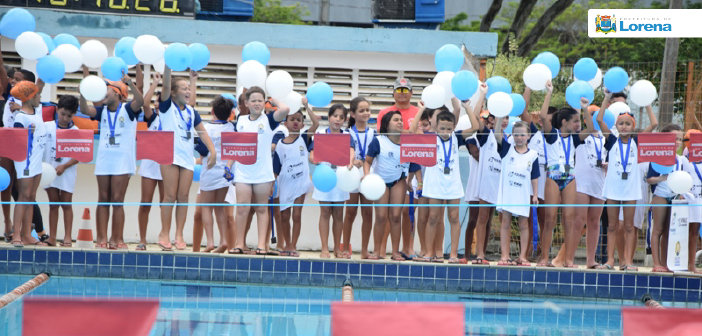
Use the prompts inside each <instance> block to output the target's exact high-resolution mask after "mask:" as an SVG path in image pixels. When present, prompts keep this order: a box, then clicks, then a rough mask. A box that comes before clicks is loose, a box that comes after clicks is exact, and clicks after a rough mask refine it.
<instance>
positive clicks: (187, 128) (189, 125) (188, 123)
mask: <svg viewBox="0 0 702 336" xmlns="http://www.w3.org/2000/svg"><path fill="white" fill-rule="evenodd" d="M174 105H175V107H176V109H178V115H180V120H183V122H184V123H185V131H186V132H190V129H191V128H192V126H193V118H189V119H188V121H185V118H184V117H183V112H181V111H180V107H178V105H177V104H174ZM185 111H186V112H188V115H189V114H190V110H188V106H187V105H186V106H185Z"/></svg>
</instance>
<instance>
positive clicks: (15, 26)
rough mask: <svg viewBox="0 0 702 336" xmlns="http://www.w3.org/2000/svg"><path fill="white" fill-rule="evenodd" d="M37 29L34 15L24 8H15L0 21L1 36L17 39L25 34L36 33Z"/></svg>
mask: <svg viewBox="0 0 702 336" xmlns="http://www.w3.org/2000/svg"><path fill="white" fill-rule="evenodd" d="M36 27H37V22H36V20H34V15H32V13H30V12H29V11H27V10H26V9H24V8H13V9H10V10H9V11H7V13H5V15H4V16H3V17H2V20H0V35H2V36H7V37H9V38H11V39H16V38H17V37H18V36H20V35H21V34H22V33H24V32H28V31H34V29H36Z"/></svg>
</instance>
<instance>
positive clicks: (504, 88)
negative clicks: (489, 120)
mask: <svg viewBox="0 0 702 336" xmlns="http://www.w3.org/2000/svg"><path fill="white" fill-rule="evenodd" d="M485 84H487V86H488V91H487V95H486V97H485V98H490V96H491V95H492V94H493V93H495V92H504V93H512V84H510V83H509V81H508V80H507V78H504V77H500V76H493V77H490V78H489V79H488V80H487V81H486V82H485Z"/></svg>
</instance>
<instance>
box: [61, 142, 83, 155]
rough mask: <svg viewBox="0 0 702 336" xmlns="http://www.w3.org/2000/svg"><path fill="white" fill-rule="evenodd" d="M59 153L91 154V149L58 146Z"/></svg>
mask: <svg viewBox="0 0 702 336" xmlns="http://www.w3.org/2000/svg"><path fill="white" fill-rule="evenodd" d="M58 151H59V152H62V153H67V152H68V153H90V147H88V146H85V145H62V144H59V145H58Z"/></svg>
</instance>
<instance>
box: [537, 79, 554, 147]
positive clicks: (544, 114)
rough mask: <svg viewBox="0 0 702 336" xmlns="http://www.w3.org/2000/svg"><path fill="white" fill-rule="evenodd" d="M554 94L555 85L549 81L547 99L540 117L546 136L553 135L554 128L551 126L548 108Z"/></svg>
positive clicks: (547, 83) (542, 106)
mask: <svg viewBox="0 0 702 336" xmlns="http://www.w3.org/2000/svg"><path fill="white" fill-rule="evenodd" d="M552 93H553V84H551V81H550V80H549V81H548V82H546V97H545V98H544V103H543V105H541V113H540V114H539V117H540V118H541V125H543V126H544V134H548V133H551V131H552V130H553V126H552V125H551V119H550V118H549V117H548V107H549V106H550V104H551V94H552Z"/></svg>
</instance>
